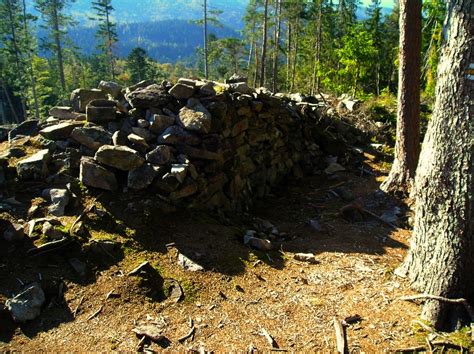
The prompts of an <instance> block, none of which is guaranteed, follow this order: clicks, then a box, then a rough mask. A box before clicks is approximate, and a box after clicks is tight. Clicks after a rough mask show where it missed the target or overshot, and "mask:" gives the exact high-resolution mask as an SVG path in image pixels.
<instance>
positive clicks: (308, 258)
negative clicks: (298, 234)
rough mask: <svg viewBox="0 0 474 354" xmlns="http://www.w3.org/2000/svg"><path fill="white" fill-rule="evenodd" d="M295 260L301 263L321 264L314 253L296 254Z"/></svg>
mask: <svg viewBox="0 0 474 354" xmlns="http://www.w3.org/2000/svg"><path fill="white" fill-rule="evenodd" d="M293 258H294V259H296V260H297V261H300V262H307V263H311V264H318V263H319V261H318V260H317V259H316V257H315V256H314V254H312V253H296V254H295V255H294V256H293Z"/></svg>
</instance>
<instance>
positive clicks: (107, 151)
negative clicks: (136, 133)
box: [94, 145, 145, 171]
mask: <svg viewBox="0 0 474 354" xmlns="http://www.w3.org/2000/svg"><path fill="white" fill-rule="evenodd" d="M94 158H95V160H96V161H99V162H100V163H102V164H104V165H107V166H110V167H114V168H117V169H119V170H123V171H130V170H133V169H135V168H137V167H140V166H141V165H143V163H144V162H145V159H144V158H143V157H141V156H140V154H139V153H138V152H137V151H136V150H133V149H131V148H129V147H127V146H113V145H104V146H102V147H100V148H99V150H97V152H96V153H95V157H94Z"/></svg>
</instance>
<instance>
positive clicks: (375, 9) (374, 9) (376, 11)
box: [366, 0, 383, 96]
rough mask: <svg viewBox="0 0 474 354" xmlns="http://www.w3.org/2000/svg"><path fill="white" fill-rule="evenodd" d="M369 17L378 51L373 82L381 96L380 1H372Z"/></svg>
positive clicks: (368, 12) (381, 36)
mask: <svg viewBox="0 0 474 354" xmlns="http://www.w3.org/2000/svg"><path fill="white" fill-rule="evenodd" d="M367 17H368V19H367V22H366V23H367V30H368V31H369V33H370V35H371V36H372V39H373V43H374V44H375V47H376V51H377V53H376V58H375V63H374V70H373V71H374V73H373V80H374V82H375V92H376V94H377V96H378V95H380V66H381V63H380V59H381V53H382V46H383V34H382V6H381V5H380V0H372V3H371V4H370V6H369V7H368V8H367Z"/></svg>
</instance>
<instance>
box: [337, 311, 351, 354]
mask: <svg viewBox="0 0 474 354" xmlns="http://www.w3.org/2000/svg"><path fill="white" fill-rule="evenodd" d="M334 331H335V334H336V349H337V352H338V353H341V354H346V353H349V350H348V349H347V341H346V331H345V329H344V326H343V324H342V322H341V321H339V320H338V319H337V318H336V317H334Z"/></svg>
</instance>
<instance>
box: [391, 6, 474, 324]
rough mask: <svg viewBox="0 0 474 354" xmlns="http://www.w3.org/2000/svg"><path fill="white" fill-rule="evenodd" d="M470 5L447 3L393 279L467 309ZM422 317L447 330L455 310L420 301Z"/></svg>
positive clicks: (459, 311) (472, 257)
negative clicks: (443, 39) (409, 219)
mask: <svg viewBox="0 0 474 354" xmlns="http://www.w3.org/2000/svg"><path fill="white" fill-rule="evenodd" d="M471 8H472V3H471V0H452V1H450V2H449V8H448V15H447V21H446V27H445V31H444V32H445V33H446V35H447V43H446V44H445V46H444V48H443V52H442V58H441V61H440V64H439V69H438V81H437V87H436V103H435V107H434V112H433V118H432V120H431V121H430V123H429V126H428V131H427V134H426V137H425V140H424V143H423V150H422V153H421V155H420V163H419V166H418V169H417V174H416V179H415V188H414V191H413V194H414V196H415V198H416V208H415V212H416V214H415V226H414V232H413V237H412V240H411V246H410V251H409V253H408V256H407V258H406V259H405V261H404V263H403V265H402V266H401V267H400V268H399V269H398V270H397V274H399V275H402V276H408V278H409V280H410V281H411V283H412V284H413V287H414V288H415V289H416V290H418V291H420V292H425V293H428V294H432V295H439V296H443V297H447V298H465V299H467V300H468V301H470V302H471V304H472V303H473V301H474V236H473V233H472V231H473V225H474V220H473V215H472V207H473V200H474V198H473V187H474V184H473V183H474V181H473V172H474V169H473V152H474V151H473V150H474V145H473V141H474V140H473V138H474V129H473V125H474V106H473V103H472V102H473V101H472V100H473V99H474V75H472V66H473V64H472V63H473V62H474V42H473V36H474V18H473V17H472V12H471V11H472V10H471ZM470 63H471V64H470ZM422 316H423V317H424V318H425V319H428V320H429V321H431V322H433V323H434V325H435V326H436V327H437V328H439V329H452V328H453V327H455V326H456V325H457V324H458V323H459V321H460V320H462V319H463V318H465V316H467V313H466V312H465V309H464V308H463V307H462V305H453V304H448V303H443V302H438V301H434V300H430V301H428V302H427V303H426V304H425V306H424V308H423V314H422Z"/></svg>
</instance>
